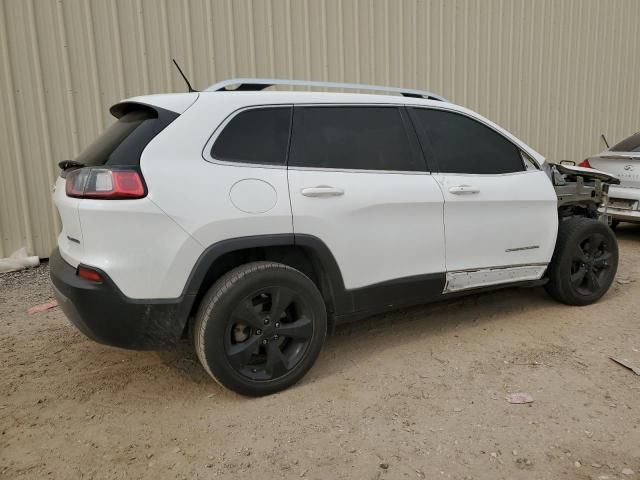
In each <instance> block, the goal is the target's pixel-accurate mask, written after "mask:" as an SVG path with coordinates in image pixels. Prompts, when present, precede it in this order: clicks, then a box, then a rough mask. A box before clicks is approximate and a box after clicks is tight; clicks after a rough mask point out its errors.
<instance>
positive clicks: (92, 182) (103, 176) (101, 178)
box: [66, 168, 147, 200]
mask: <svg viewBox="0 0 640 480" xmlns="http://www.w3.org/2000/svg"><path fill="white" fill-rule="evenodd" d="M66 192H67V196H68V197H75V198H97V199H103V200H125V199H134V198H142V197H144V196H145V195H146V194H147V192H146V189H145V185H144V181H143V180H142V175H141V174H140V172H138V171H137V170H132V169H116V168H80V169H77V170H73V171H72V172H69V173H68V174H67V183H66Z"/></svg>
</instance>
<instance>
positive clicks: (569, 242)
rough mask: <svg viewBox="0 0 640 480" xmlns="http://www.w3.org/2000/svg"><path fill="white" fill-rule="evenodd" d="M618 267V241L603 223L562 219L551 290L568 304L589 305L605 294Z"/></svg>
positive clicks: (554, 295) (550, 284) (578, 218)
mask: <svg viewBox="0 0 640 480" xmlns="http://www.w3.org/2000/svg"><path fill="white" fill-rule="evenodd" d="M617 269H618V242H617V241H616V237H615V235H614V233H613V232H612V231H611V229H610V228H609V227H608V226H607V225H605V224H604V223H602V222H598V221H597V220H593V219H590V218H584V217H572V218H569V219H567V220H562V221H561V222H560V225H559V227H558V238H557V240H556V249H555V251H554V253H553V258H552V259H551V263H550V265H549V270H548V277H549V283H547V285H546V290H547V292H548V293H549V294H550V295H551V296H552V297H553V298H555V299H556V300H558V301H560V302H563V303H566V304H568V305H589V304H591V303H594V302H595V301H597V300H598V299H599V298H600V297H602V296H603V295H604V294H605V293H606V292H607V290H609V287H610V286H611V283H612V282H613V278H614V277H615V275H616V270H617Z"/></svg>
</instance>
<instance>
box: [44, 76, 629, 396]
mask: <svg viewBox="0 0 640 480" xmlns="http://www.w3.org/2000/svg"><path fill="white" fill-rule="evenodd" d="M281 83H285V82H283V81H277V80H256V79H250V80H231V81H226V82H222V83H220V84H216V85H214V86H212V87H210V88H209V89H207V90H206V91H204V92H193V93H184V94H167V95H149V96H143V97H136V98H131V99H128V100H125V101H123V102H121V103H118V104H116V105H115V106H113V107H112V108H111V113H112V114H113V115H114V117H116V118H117V121H116V122H115V123H114V124H113V125H112V126H111V128H109V129H108V130H107V131H106V132H105V133H104V134H103V135H102V136H100V137H99V138H98V139H97V140H96V141H95V142H94V143H93V144H92V145H90V146H89V147H87V149H86V150H84V151H83V152H82V153H81V154H80V155H79V156H78V157H77V158H75V159H74V160H67V161H63V162H60V166H61V168H62V172H61V175H60V177H59V178H58V180H57V182H56V186H55V193H54V197H55V203H56V205H57V207H58V210H59V212H60V216H61V218H62V222H63V229H62V233H61V234H60V236H59V238H58V248H57V249H56V250H54V252H53V253H52V254H51V257H50V267H51V277H52V282H53V285H54V289H55V293H56V296H57V298H58V300H59V302H60V305H61V306H62V309H63V310H64V312H65V314H66V315H67V316H68V317H69V319H70V320H71V321H72V322H73V323H74V324H75V325H76V326H77V327H78V328H79V329H80V330H81V331H82V332H84V333H85V334H86V335H87V336H89V337H91V338H93V339H95V340H96V341H99V342H102V343H106V344H110V345H115V346H119V347H124V348H134V349H154V348H163V347H165V346H166V345H171V344H173V343H175V342H177V341H178V340H179V339H181V338H182V337H189V336H190V337H191V338H192V339H193V341H194V344H195V349H196V352H197V355H198V357H199V359H200V361H201V362H202V365H203V366H204V368H205V369H206V370H207V372H209V373H210V374H211V376H212V377H214V378H215V379H216V380H217V381H218V382H220V383H221V384H222V385H224V386H226V387H228V388H230V389H233V390H235V391H237V392H240V393H242V394H247V395H263V394H268V393H272V392H275V391H278V390H281V389H283V388H286V387H288V386H290V385H292V384H293V383H295V382H296V381H297V380H299V379H300V378H301V377H302V376H303V375H304V374H305V373H306V372H307V371H308V370H309V368H311V366H312V364H313V363H314V361H315V360H316V358H317V356H318V354H319V352H320V349H321V346H322V344H323V341H324V339H325V336H326V334H327V332H328V331H330V330H331V329H332V328H333V327H334V326H335V325H336V324H339V323H342V322H346V321H350V320H354V319H357V318H362V317H364V316H367V315H371V314H374V313H376V312H381V311H385V310H389V309H393V308H397V307H402V306H408V305H415V304H420V303H424V302H430V301H434V300H440V299H446V298H450V297H454V296H456V295H459V294H464V293H471V292H478V291H482V290H487V289H492V288H497V287H503V286H510V285H518V286H536V285H545V286H546V288H547V290H548V291H549V292H550V294H551V295H552V296H553V297H555V298H556V299H558V300H560V301H562V302H565V303H568V304H572V305H586V304H589V303H592V302H594V301H596V300H597V299H598V298H600V297H601V296H602V295H603V294H604V293H605V292H606V291H607V289H608V288H609V286H610V284H611V282H612V280H613V277H614V275H615V272H616V268H617V262H618V249H617V244H616V240H615V237H614V236H613V234H612V232H611V231H610V229H609V228H608V227H607V225H606V223H603V222H602V221H600V220H598V218H599V214H598V207H600V206H601V205H602V203H603V201H605V200H606V191H607V188H608V184H607V182H608V181H613V179H611V178H610V177H607V176H606V175H598V174H597V172H595V173H594V174H593V175H590V174H588V173H584V170H585V169H575V168H574V169H572V168H571V167H564V166H550V165H548V164H545V160H544V158H543V157H542V156H541V155H540V154H538V153H537V152H536V151H534V150H533V149H531V148H530V147H528V146H527V145H525V144H524V143H523V142H521V141H520V140H518V139H517V138H515V137H514V136H513V135H511V134H510V133H508V132H506V131H505V130H503V129H502V128H500V127H498V126H497V125H495V124H493V123H492V122H490V121H489V120H487V119H485V118H483V117H481V116H480V115H478V114H477V113H474V112H472V111H469V110H467V109H466V108H463V107H460V106H457V105H453V104H451V103H449V102H447V101H446V100H444V99H442V98H440V97H438V96H436V95H433V94H430V93H428V92H419V91H414V90H401V89H391V88H384V87H375V86H363V85H355V86H353V85H346V84H328V83H318V82H308V83H304V82H287V83H292V84H295V85H299V84H301V83H302V84H303V85H305V86H307V87H317V86H319V87H323V88H329V87H335V86H338V87H339V88H342V89H343V90H349V89H352V88H358V89H366V90H380V91H382V93H385V95H371V94H359V93H328V92H309V91H304V92H303V91H262V90H263V89H265V88H267V87H269V86H271V85H274V84H278V85H279V84H281ZM231 85H237V88H235V89H231V88H229V87H230V86H231ZM398 94H399V95H398Z"/></svg>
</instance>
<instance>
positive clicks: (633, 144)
mask: <svg viewBox="0 0 640 480" xmlns="http://www.w3.org/2000/svg"><path fill="white" fill-rule="evenodd" d="M609 150H610V151H612V152H640V132H638V133H635V134H633V135H631V136H630V137H627V138H625V139H624V140H622V141H621V142H620V143H616V144H615V145H614V146H613V147H611V148H610V149H609Z"/></svg>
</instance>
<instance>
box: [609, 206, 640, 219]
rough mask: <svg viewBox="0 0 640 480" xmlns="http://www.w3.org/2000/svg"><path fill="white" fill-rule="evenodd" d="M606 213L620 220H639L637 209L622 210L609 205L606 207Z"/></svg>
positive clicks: (639, 212) (639, 214) (639, 215)
mask: <svg viewBox="0 0 640 480" xmlns="http://www.w3.org/2000/svg"><path fill="white" fill-rule="evenodd" d="M607 215H611V218H613V219H614V220H620V221H621V222H640V211H638V210H622V209H618V208H611V207H609V208H607Z"/></svg>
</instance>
